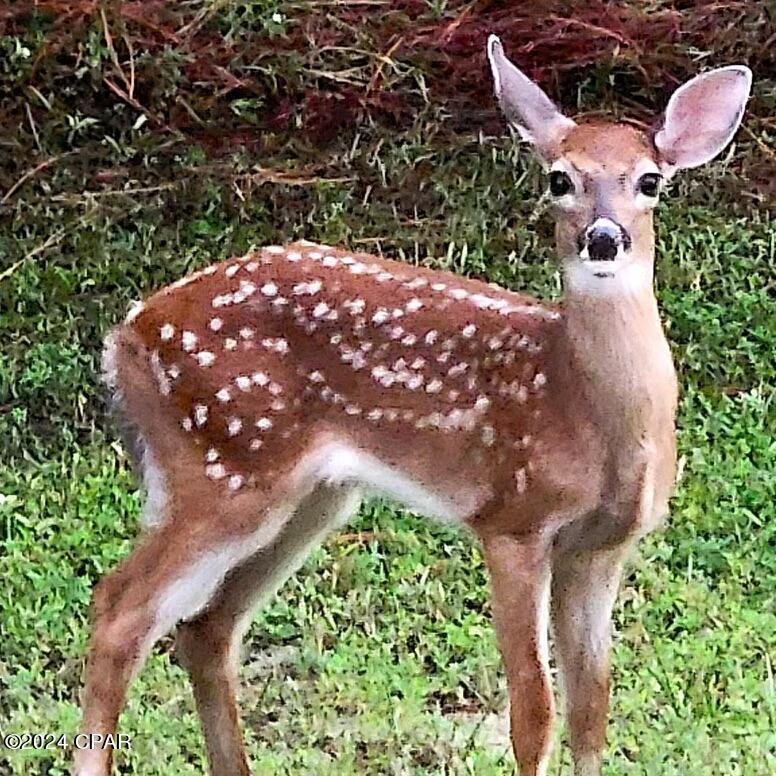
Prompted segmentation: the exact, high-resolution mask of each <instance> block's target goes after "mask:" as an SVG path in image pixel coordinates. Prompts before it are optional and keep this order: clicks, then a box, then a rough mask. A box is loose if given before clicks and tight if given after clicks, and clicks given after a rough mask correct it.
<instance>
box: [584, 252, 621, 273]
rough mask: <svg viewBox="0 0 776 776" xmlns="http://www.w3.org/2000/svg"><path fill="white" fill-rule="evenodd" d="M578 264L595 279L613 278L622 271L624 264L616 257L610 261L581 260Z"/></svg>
mask: <svg viewBox="0 0 776 776" xmlns="http://www.w3.org/2000/svg"><path fill="white" fill-rule="evenodd" d="M579 264H580V266H582V267H584V269H585V270H586V271H587V272H589V273H590V274H591V275H593V276H595V277H597V278H613V277H614V276H615V275H616V274H617V272H618V271H619V270H621V269H622V267H623V265H624V264H625V262H624V261H623V260H622V259H620V258H619V257H618V258H616V259H613V260H612V261H593V260H592V259H587V260H586V261H585V260H584V259H582V260H581V261H580V262H579Z"/></svg>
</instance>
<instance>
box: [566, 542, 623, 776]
mask: <svg viewBox="0 0 776 776" xmlns="http://www.w3.org/2000/svg"><path fill="white" fill-rule="evenodd" d="M627 549H628V547H627V546H621V547H616V548H614V549H608V548H607V549H600V550H583V551H580V552H574V551H562V550H558V551H556V553H555V555H554V557H553V578H552V610H553V611H552V614H553V625H554V635H555V645H556V649H557V653H558V662H559V665H560V671H561V677H562V684H563V688H564V694H565V703H566V716H567V719H568V726H569V738H570V743H571V749H572V752H573V755H574V768H575V774H576V775H577V776H598V774H599V773H600V771H601V762H602V757H603V749H604V744H605V738H606V721H607V716H608V712H609V673H610V670H609V653H610V648H611V630H612V608H613V607H614V602H615V599H616V597H617V590H618V587H619V583H620V576H621V574H622V566H623V561H624V557H625V554H626V552H627Z"/></svg>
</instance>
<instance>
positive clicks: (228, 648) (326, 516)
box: [176, 485, 361, 776]
mask: <svg viewBox="0 0 776 776" xmlns="http://www.w3.org/2000/svg"><path fill="white" fill-rule="evenodd" d="M360 498H361V496H360V493H359V492H358V490H357V489H354V488H353V487H349V486H344V487H334V486H324V485H320V486H318V487H317V488H316V490H315V491H314V492H313V493H312V494H311V495H309V496H308V497H307V498H306V499H305V500H304V501H303V502H302V503H301V504H300V506H299V507H298V508H297V510H296V511H295V512H294V515H293V516H292V517H291V519H290V520H289V521H288V523H287V524H286V526H285V527H284V529H283V531H282V533H281V534H280V535H279V536H278V537H277V539H276V540H275V541H274V542H273V543H272V544H271V545H270V546H268V547H266V548H265V549H262V550H260V551H259V552H257V553H256V554H254V555H253V556H252V557H250V558H249V559H248V560H246V561H245V562H244V563H242V564H241V565H240V566H238V567H237V568H235V569H234V570H232V571H231V572H230V573H229V575H228V576H227V578H226V580H225V581H224V584H223V586H222V587H221V589H220V590H219V591H218V593H217V595H216V596H215V597H214V599H213V601H212V602H211V603H210V604H209V605H208V608H207V609H206V610H205V612H203V613H202V614H201V615H199V616H198V617H196V618H195V619H194V620H191V621H189V622H183V623H181V624H180V626H179V627H178V630H177V634H176V651H177V653H178V655H179V657H180V660H181V662H182V663H183V665H184V666H185V667H186V669H187V670H188V672H189V676H190V677H191V681H192V685H193V688H194V697H195V700H196V703H197V711H198V712H199V716H200V719H201V721H202V729H203V732H204V735H205V743H206V746H207V751H208V758H209V760H210V771H211V773H213V774H214V776H215V774H226V773H229V774H235V776H237V775H242V774H248V773H250V771H249V769H248V763H247V760H246V757H245V750H244V747H243V739H242V734H241V732H240V726H239V722H238V710H237V705H236V702H235V683H236V676H237V662H238V657H239V651H240V644H241V642H242V637H243V635H244V632H245V631H246V630H247V628H248V625H249V624H250V621H251V614H252V612H253V610H254V609H255V608H256V607H257V606H259V605H261V604H263V603H265V602H266V600H267V599H268V598H269V597H270V596H271V595H272V594H273V593H274V592H275V590H277V588H278V587H280V585H282V584H283V582H284V581H285V580H286V579H287V578H288V577H289V576H290V575H291V574H293V573H294V571H296V570H297V568H298V567H299V566H300V565H301V564H302V563H303V562H304V559H305V558H306V557H307V555H308V553H309V552H310V551H311V550H312V549H313V548H314V547H315V546H317V545H318V544H319V543H320V542H321V541H322V540H323V539H324V538H325V536H326V535H327V534H328V533H329V532H330V531H332V530H333V529H334V528H336V527H337V526H338V525H339V524H340V523H341V522H342V521H343V520H345V519H347V518H348V517H350V516H351V515H352V514H353V513H354V512H355V511H356V509H357V508H358V504H359V502H360Z"/></svg>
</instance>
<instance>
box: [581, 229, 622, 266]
mask: <svg viewBox="0 0 776 776" xmlns="http://www.w3.org/2000/svg"><path fill="white" fill-rule="evenodd" d="M587 252H588V254H589V255H590V258H591V260H592V261H614V259H615V257H616V256H617V243H616V242H615V239H614V238H613V237H612V236H611V235H610V234H606V232H593V234H592V235H590V237H589V239H588V241H587Z"/></svg>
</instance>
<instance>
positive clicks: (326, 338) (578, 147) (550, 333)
mask: <svg viewBox="0 0 776 776" xmlns="http://www.w3.org/2000/svg"><path fill="white" fill-rule="evenodd" d="M488 57H489V61H490V65H491V67H492V71H493V78H494V81H495V91H496V95H497V97H498V100H499V102H500V104H501V107H502V108H503V110H504V113H505V114H506V117H507V119H508V121H509V122H510V123H511V124H512V125H513V126H514V127H515V128H516V129H517V131H518V132H519V133H520V135H521V136H522V137H523V139H525V140H527V141H528V142H530V143H532V144H533V145H534V147H535V149H536V150H537V152H538V154H539V156H540V157H541V159H542V161H543V163H544V164H545V165H546V169H547V172H548V176H549V188H550V192H551V195H552V198H553V201H554V204H555V209H556V211H557V230H556V231H557V246H558V252H559V254H560V259H561V261H562V263H563V273H564V278H565V295H564V297H563V299H562V300H561V301H560V302H559V303H555V304H553V303H547V302H540V301H537V300H535V299H531V298H528V297H525V296H520V295H518V294H515V293H512V292H511V291H506V290H503V289H500V288H498V287H495V286H493V285H488V284H485V283H481V282H478V281H476V280H467V279H464V278H461V277H458V276H456V275H452V274H449V273H445V272H435V271H432V270H428V269H419V268H417V267H414V266H410V265H408V264H405V263H401V262H395V261H388V260H384V259H381V258H377V257H375V256H369V255H365V254H357V253H354V252H351V251H347V250H344V249H335V248H330V247H328V246H325V245H315V244H312V243H309V242H299V243H295V244H292V245H288V246H286V247H279V246H271V247H267V248H264V249H262V250H260V251H257V252H255V253H251V254H249V255H247V256H244V257H242V258H235V259H230V260H228V261H225V262H223V263H219V264H214V265H212V266H210V267H207V268H206V269H204V270H202V271H200V272H198V273H196V274H194V275H191V276H189V277H187V278H185V279H183V280H180V281H178V282H176V283H173V284H172V285H171V286H169V287H167V288H165V289H162V290H161V291H160V292H159V293H157V294H156V295H154V296H152V297H151V298H150V299H148V300H147V301H146V302H145V304H142V305H138V306H137V307H136V308H135V309H134V310H133V311H132V312H131V313H130V315H129V316H128V317H127V319H126V321H125V322H124V323H123V324H121V325H120V326H118V327H117V328H115V329H114V330H113V331H112V332H111V333H110V334H109V336H108V338H107V340H106V343H105V352H104V370H105V379H106V382H107V384H108V386H109V387H110V388H111V389H112V391H113V394H114V397H115V400H116V404H117V405H118V407H119V409H120V411H121V413H122V414H123V417H124V419H125V421H126V424H127V426H128V427H129V429H130V430H131V431H132V437H133V439H134V442H135V449H136V453H137V457H138V463H139V467H140V469H141V471H142V475H143V480H144V483H145V489H146V492H147V496H146V501H145V511H144V519H145V525H146V531H145V533H144V536H143V538H142V539H141V541H140V543H139V546H138V547H137V548H136V549H135V551H134V552H133V553H132V555H131V556H130V557H129V558H128V559H126V560H125V561H124V562H123V563H122V564H121V565H120V566H119V568H118V569H116V570H115V571H114V572H113V573H112V574H110V575H109V576H108V577H106V578H105V579H104V580H103V581H102V582H101V583H100V584H99V585H98V586H97V588H96V590H95V594H94V602H93V612H92V615H93V631H92V638H91V646H90V651H89V659H88V666H87V669H86V686H85V690H84V692H83V731H84V732H86V733H93V734H102V735H108V734H110V733H113V732H114V731H115V729H116V724H117V720H118V717H119V713H120V712H121V709H122V706H123V704H124V698H125V693H126V690H127V685H128V683H129V681H130V680H131V678H132V676H133V674H135V673H136V672H137V671H138V670H139V669H140V667H141V665H142V663H143V660H144V659H145V657H146V655H147V654H148V652H149V650H150V649H151V646H152V645H153V643H154V642H155V641H156V640H157V639H158V638H159V637H160V636H162V635H163V634H165V633H167V632H168V631H170V630H171V629H172V628H173V627H175V626H176V625H177V631H176V646H177V650H178V653H179V655H180V659H181V661H182V663H183V665H184V666H185V667H186V668H187V670H188V671H189V673H190V675H191V679H192V682H193V686H194V695H195V698H196V703H197V708H198V711H199V714H200V717H201V720H202V726H203V728H204V734H205V740H206V744H207V750H208V755H209V759H210V766H211V769H212V772H213V773H214V774H217V776H223V775H224V774H247V773H249V768H248V764H247V760H246V756H245V752H244V749H243V742H242V736H241V733H240V729H239V724H238V713H237V708H236V704H235V696H234V693H235V689H234V686H235V681H236V666H237V660H236V659H237V654H238V651H239V644H240V641H241V637H242V635H243V634H244V632H245V630H246V628H247V626H248V624H249V622H250V618H251V612H252V611H253V610H254V609H255V607H256V606H257V605H259V604H260V603H262V602H264V601H266V600H267V598H268V597H269V596H270V595H271V594H272V593H273V591H275V590H276V589H277V587H278V586H279V585H281V584H282V582H283V581H284V580H285V579H286V578H287V577H288V576H289V575H290V574H292V573H293V572H294V570H295V569H297V568H298V567H299V565H300V564H301V563H302V561H303V560H304V558H305V557H306V555H307V554H308V552H309V551H310V549H311V548H313V547H314V546H316V545H317V544H319V543H320V542H321V541H322V540H323V539H324V538H325V537H326V536H327V534H329V532H331V531H333V530H334V529H335V528H336V527H338V526H340V525H342V523H343V521H345V520H346V519H347V518H348V517H349V516H350V515H352V514H353V512H354V511H355V510H356V508H357V507H358V504H359V502H360V500H361V493H362V489H363V490H366V491H371V492H377V493H382V494H386V495H388V496H390V497H392V498H394V499H396V500H397V501H399V502H401V503H403V504H405V505H406V506H408V507H409V508H410V509H413V510H416V511H417V512H420V513H422V514H424V515H428V516H432V517H436V518H439V519H442V520H450V521H454V522H456V523H459V524H461V525H466V526H468V527H469V528H470V529H471V530H473V531H474V532H475V533H476V534H477V536H478V537H479V539H480V541H481V543H482V548H483V552H484V556H485V559H486V562H487V565H488V567H489V570H490V574H491V577H492V595H493V618H494V621H495V625H496V629H497V633H498V640H499V644H500V648H501V651H502V654H503V658H504V662H505V666H506V674H507V680H508V684H509V697H510V706H511V710H510V714H511V736H512V744H513V748H514V754H515V757H516V759H517V762H518V765H519V769H520V774H521V775H522V776H537V775H538V774H544V773H546V769H547V760H548V753H549V745H550V739H551V725H552V719H553V707H554V704H553V693H552V689H551V686H550V682H549V674H548V668H547V660H548V658H547V629H548V618H549V610H550V608H551V609H552V616H553V626H554V634H555V642H556V647H557V653H558V661H559V665H560V666H561V669H562V675H563V682H564V687H565V699H566V704H567V718H568V724H569V727H570V740H571V746H572V748H573V754H574V760H575V763H576V773H577V774H580V776H590V775H591V774H598V773H599V770H600V766H601V759H602V750H603V747H604V738H605V726H606V717H607V708H608V691H609V645H610V631H611V624H610V623H611V611H612V606H613V603H614V600H615V596H616V594H617V587H618V582H619V579H620V574H621V570H622V565H623V561H624V558H625V556H626V555H627V553H628V550H629V548H630V547H631V546H632V545H633V543H634V541H635V540H636V539H637V538H638V537H639V536H641V535H643V534H645V533H646V532H647V531H649V530H650V529H652V528H654V527H655V526H656V524H657V523H658V522H659V521H660V519H661V517H663V516H664V515H665V514H666V511H667V507H668V499H669V496H670V494H671V490H672V486H673V482H674V469H675V443H674V413H675V409H676V403H677V385H676V376H675V374H674V368H673V364H672V361H671V354H670V351H669V348H668V343H667V342H666V339H665V336H664V334H663V330H662V327H661V324H660V318H659V315H658V309H657V304H656V301H655V296H654V293H653V261H654V253H655V243H654V231H653V216H652V210H653V208H654V207H655V204H656V203H657V199H658V195H659V192H660V188H661V182H662V181H663V180H664V179H665V178H668V177H669V176H670V175H672V174H673V173H674V172H675V171H676V170H679V169H682V168H689V167H696V166H698V165H700V164H703V163H704V162H707V161H709V160H710V159H712V158H713V157H715V156H716V155H717V154H719V153H720V151H722V149H724V148H725V146H726V145H727V144H728V143H729V142H730V140H731V138H732V137H733V135H734V133H735V131H736V129H737V127H738V124H739V122H740V120H741V115H742V113H743V111H744V106H745V103H746V99H747V95H748V93H749V88H750V83H751V73H750V72H749V70H748V69H747V68H746V67H743V66H733V67H724V68H721V69H718V70H712V71H710V72H707V73H704V74H703V75H700V76H698V77H696V78H693V79H692V80H691V81H689V82H688V83H686V84H684V85H683V86H682V87H681V88H680V89H679V90H678V91H677V92H676V93H675V94H674V95H673V96H672V97H671V100H670V102H669V104H668V109H667V111H666V114H665V119H664V122H663V124H662V128H661V129H660V130H659V131H658V132H657V133H656V134H654V135H647V134H645V133H644V132H642V131H639V130H638V129H636V128H634V127H633V126H631V125H628V124H618V123H600V122H596V123H576V122H574V121H572V120H571V119H569V118H567V117H566V116H564V115H563V114H561V113H559V112H558V110H557V109H556V108H555V107H554V106H553V104H552V102H551V101H550V99H549V98H548V97H547V96H546V95H545V94H544V92H543V91H542V90H541V89H539V87H538V86H536V85H535V84H534V83H532V82H531V81H530V80H529V79H528V78H527V77H526V76H525V75H523V73H521V72H520V70H518V69H517V68H516V67H515V66H514V65H512V64H511V63H510V62H509V60H508V59H507V58H506V57H505V55H504V52H503V50H502V46H501V43H500V42H499V40H498V39H497V38H495V37H491V38H490V40H489V42H488ZM505 185H507V183H506V182H505ZM109 771H110V752H109V750H108V749H105V750H103V749H97V748H95V749H92V750H83V751H79V752H77V753H76V766H75V772H76V773H77V774H79V775H80V776H105V775H106V774H108V773H109Z"/></svg>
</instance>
